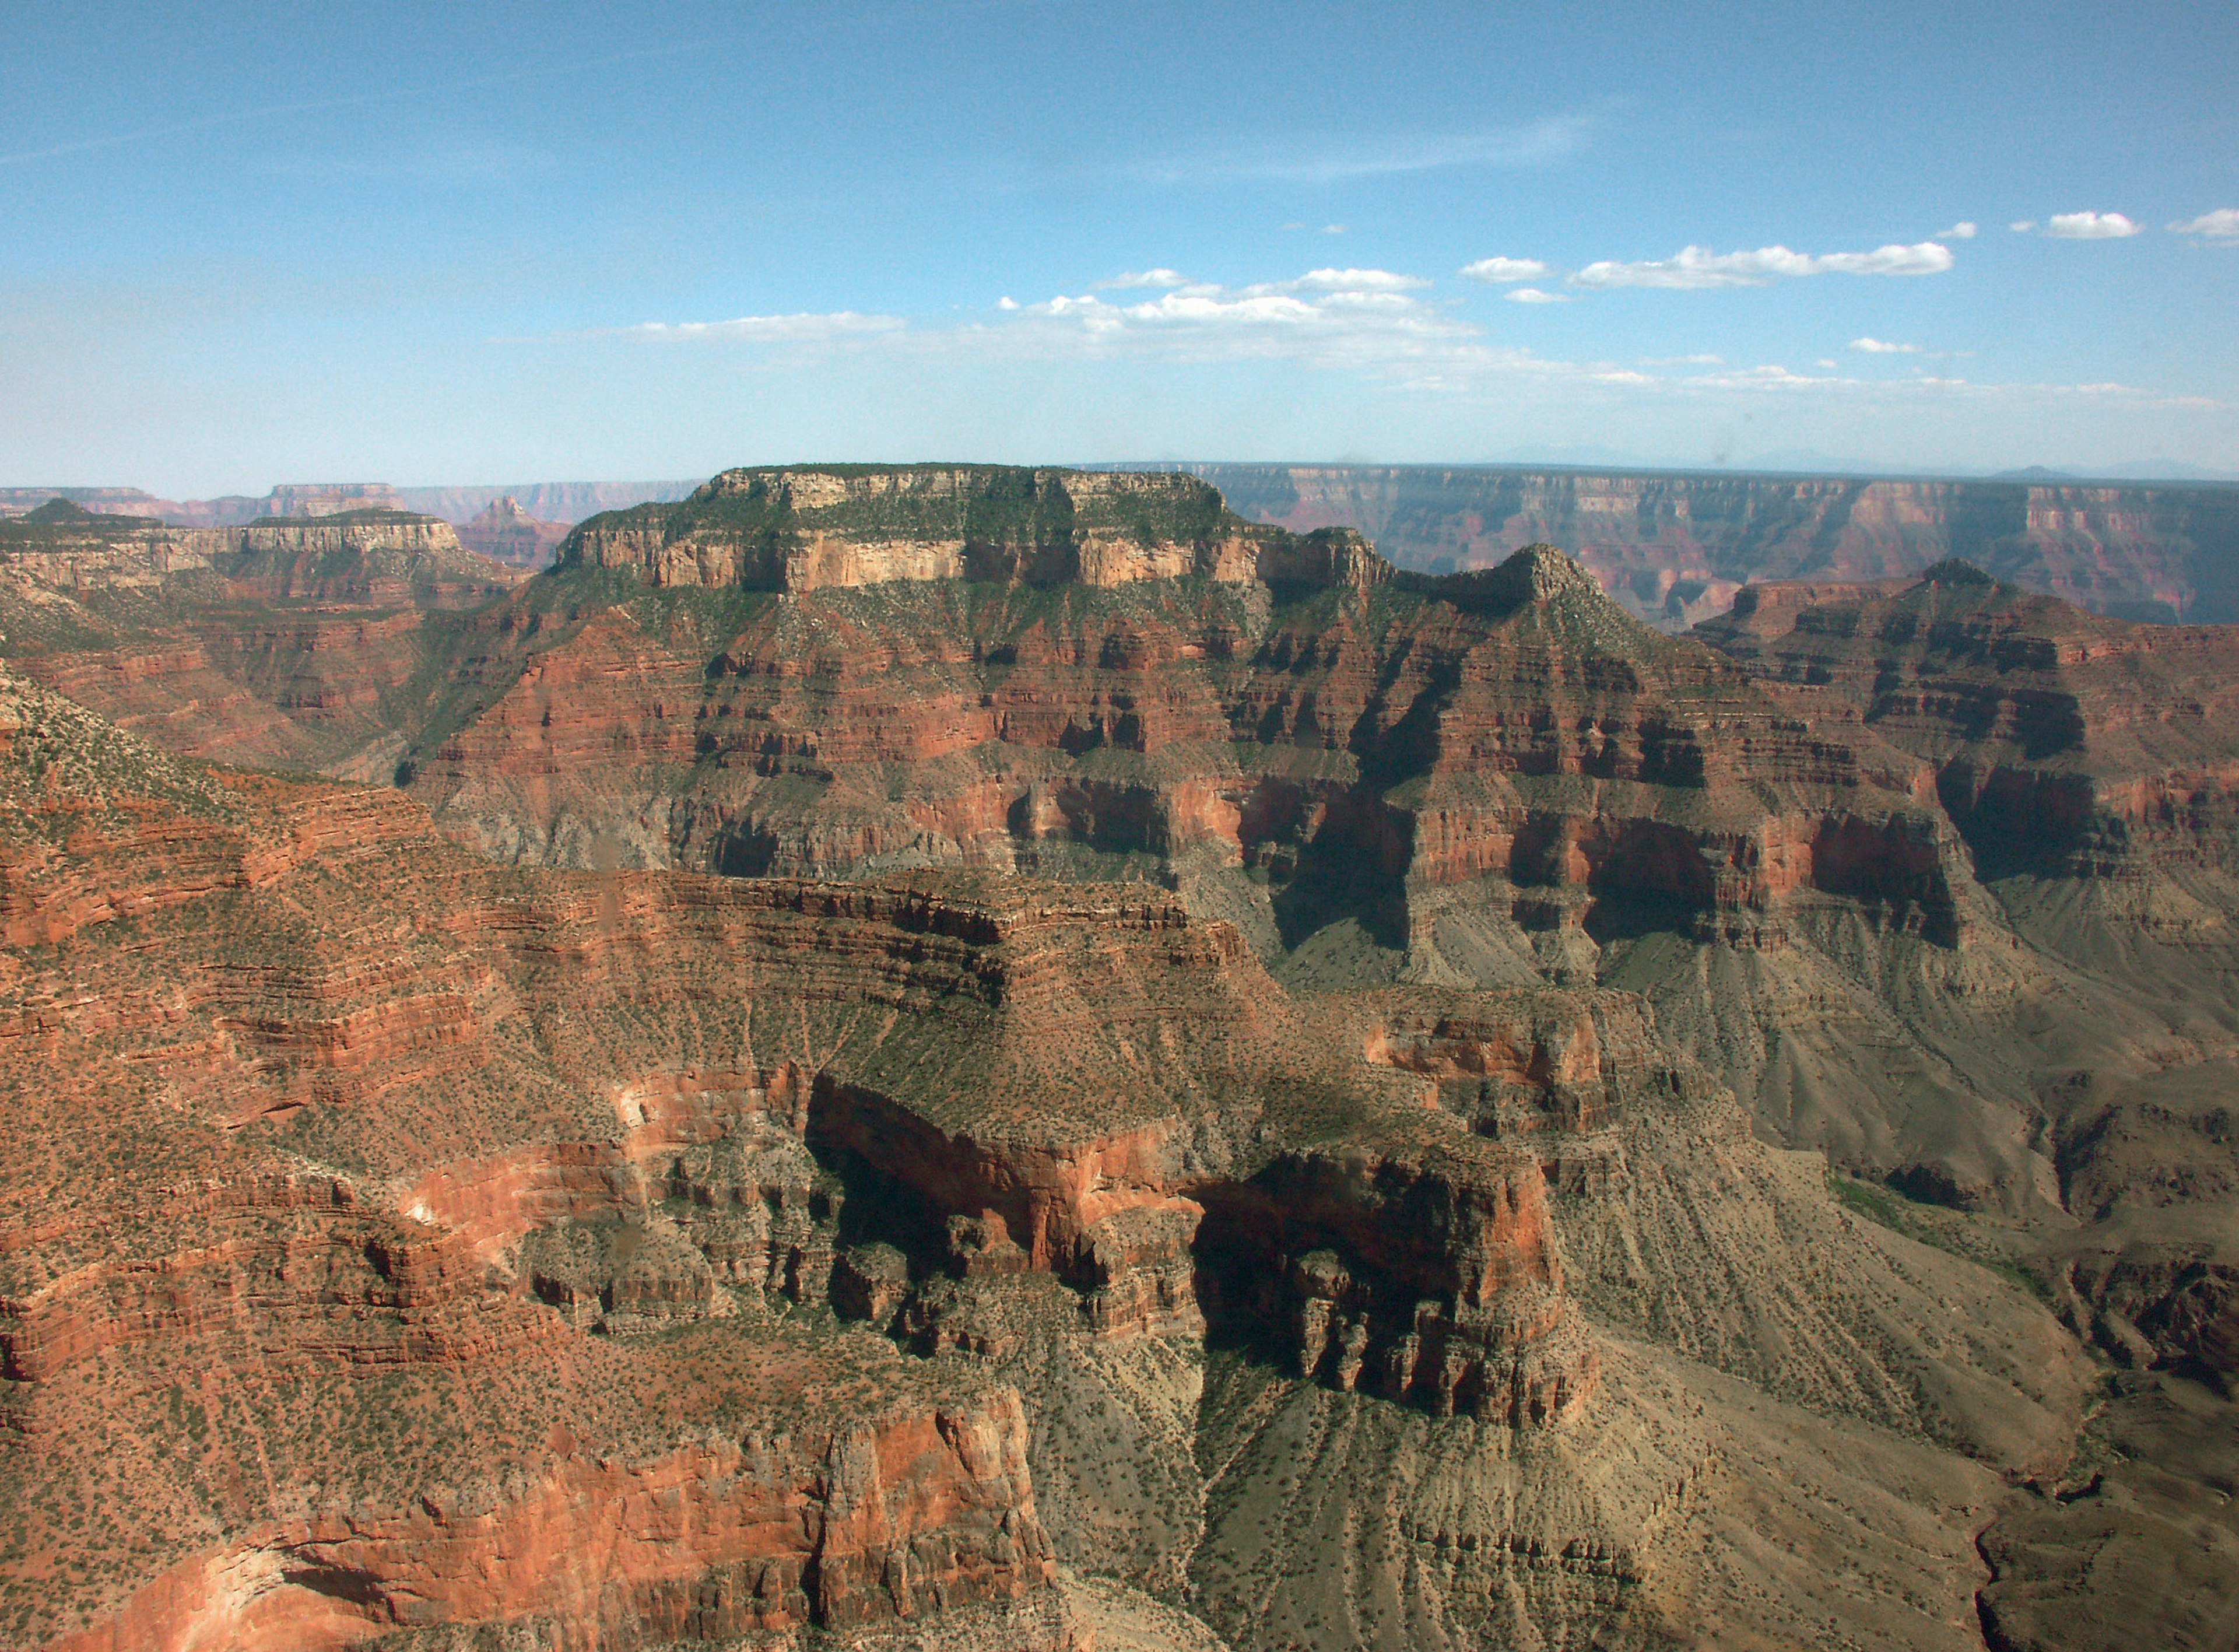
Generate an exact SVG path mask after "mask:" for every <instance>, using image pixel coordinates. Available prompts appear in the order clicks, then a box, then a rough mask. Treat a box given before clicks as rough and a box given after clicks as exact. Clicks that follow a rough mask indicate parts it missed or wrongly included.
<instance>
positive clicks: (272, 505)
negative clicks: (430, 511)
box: [264, 482, 405, 516]
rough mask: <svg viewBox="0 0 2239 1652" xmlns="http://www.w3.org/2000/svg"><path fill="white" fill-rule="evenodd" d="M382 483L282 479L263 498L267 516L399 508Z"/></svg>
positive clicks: (398, 500)
mask: <svg viewBox="0 0 2239 1652" xmlns="http://www.w3.org/2000/svg"><path fill="white" fill-rule="evenodd" d="M404 508H405V507H404V501H403V499H402V497H401V496H399V495H398V493H397V491H396V490H395V489H394V488H392V487H390V486H389V483H386V482H283V483H281V484H280V485H279V486H278V487H276V488H275V489H273V490H272V492H271V495H270V496H269V499H268V500H267V501H266V510H265V512H264V514H265V515H266V516H340V515H342V512H344V511H346V510H403V509H404Z"/></svg>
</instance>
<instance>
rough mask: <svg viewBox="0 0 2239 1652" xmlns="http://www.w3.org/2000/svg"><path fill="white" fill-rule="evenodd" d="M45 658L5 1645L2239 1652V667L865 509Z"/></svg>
mask: <svg viewBox="0 0 2239 1652" xmlns="http://www.w3.org/2000/svg"><path fill="white" fill-rule="evenodd" d="M322 524H323V525H322ZM0 655H4V656H5V660H6V666H5V670H4V675H0V739H4V748H0V926H4V930H5V934H4V937H0V938H4V942H5V947H4V949H0V993H4V995H5V1003H4V1005H0V1071H4V1074H5V1086H4V1091H0V1094H4V1096H5V1098H6V1099H5V1105H6V1106H7V1108H8V1109H10V1113H11V1115H12V1117H11V1127H10V1129H9V1131H8V1136H7V1140H8V1142H9V1143H10V1145H9V1148H8V1150H7V1151H6V1152H5V1153H4V1154H0V1204H4V1207H5V1209H6V1217H5V1220H4V1222H0V1380H3V1381H4V1386H0V1425H4V1426H0V1511H4V1512H0V1641H4V1643H6V1644H8V1645H23V1646H26V1647H46V1648H56V1649H70V1652H92V1649H103V1652H123V1649H127V1648H133V1649H137V1648H143V1647H144V1648H163V1649H180V1652H186V1649H202V1648H214V1647H243V1648H272V1649H280V1648H289V1649H295V1648H329V1647H333V1648H339V1647H344V1646H370V1647H380V1648H393V1649H414V1652H436V1649H446V1652H449V1649H468V1648H475V1649H483V1648H487V1649H492V1652H497V1649H503V1652H517V1649H518V1652H526V1649H532V1648H534V1649H555V1652H557V1649H625V1648H657V1647H690V1646H740V1647H748V1646H809V1645H828V1646H856V1645H860V1646H865V1647H869V1646H887V1645H891V1646H895V1647H900V1646H914V1647H915V1646H922V1647H928V1648H931V1647H943V1646H956V1647H965V1646H971V1647H1016V1648H1019V1649H1022V1652H1023V1649H1060V1648H1063V1649H1072V1652H1092V1649H1095V1648H1103V1649H1115V1648H1119V1649H1136V1648H1139V1649H1145V1652H1148V1649H1164V1648H1186V1649H1193V1652H1195V1649H1206V1648H1213V1647H1219V1646H1227V1647H1232V1648H1235V1649H1239V1652H1244V1649H1252V1652H1258V1649H1276V1648H1292V1647H1312V1648H1317V1649H1319V1648H1328V1649H1340V1648H1351V1647H1377V1648H1390V1649H1400V1648H1412V1647H1451V1648H1456V1649H1459V1648H1464V1647H1470V1648H1474V1647H1480V1646H1514V1647H1523V1648H1535V1649H1582V1648H1588V1647H1593V1648H1640V1649H1651V1648H1652V1649H1664V1648H1681V1647H1696V1646H1700V1647H1749V1648H1757V1647H1791V1646H1810V1647H1855V1648H1861V1649H1864V1648H1880V1647H1889V1646H1903V1647H1918V1648H1943V1647H1951V1648H1962V1649H1964V1648H1980V1647H1985V1646H1987V1647H1990V1648H1992V1649H1998V1652H2005V1649H2021V1648H2029V1649H2038V1648H2045V1649H2050V1648H2070V1647H2074V1648H2083V1647H2117V1646H2123V1647H2127V1646H2138V1647H2146V1646H2197V1647H2203V1648H2205V1647H2216V1646H2222V1645H2228V1644H2230V1643H2231V1642H2232V1641H2233V1639H2234V1637H2235V1635H2239V1582H2235V1580H2239V1566H2235V1565H2234V1563H2233V1562H2234V1560H2235V1558H2239V1514H2235V1513H2234V1511H2233V1509H2232V1505H2231V1502H2230V1498H2231V1495H2232V1492H2233V1489H2234V1482H2235V1477H2239V1407H2235V1406H2234V1404H2233V1401H2232V1393H2233V1383H2234V1382H2235V1381H2239V1127H2235V1125H2234V1122H2233V1118H2234V1113H2233V1098H2234V1093H2235V1090H2239V1082H2235V1080H2236V1079H2239V998H2235V995H2234V990H2233V989H2234V984H2235V981H2239V930H2235V929H2234V922H2235V917H2239V883H2235V881H2234V869H2235V861H2234V850H2235V847H2236V846H2235V841H2234V839H2235V826H2239V810H2235V806H2234V794H2233V785H2234V782H2235V777H2239V716H2235V710H2239V708H2235V706H2234V704H2233V703H2232V702H2233V696H2234V694H2235V693H2239V690H2235V689H2231V688H2230V687H2229V684H2230V683H2232V682H2233V681H2234V680H2235V677H2234V674H2233V672H2232V670H2231V667H2232V666H2233V665H2234V664H2235V663H2239V636H2234V635H2233V634H2232V633H2231V631H2229V629H2226V628H2223V627H2218V626H2209V625H2193V626H2177V625H2155V624H2146V623H2136V622H2132V621H2129V620H2124V619H2119V618H2113V617H2107V616H2099V615H2095V614H2091V613H2089V612H2086V611H2083V610H2079V609H2076V608H2074V607H2071V606H2070V605H2069V604H2067V603H2063V602H2062V601H2060V600H2058V599H2056V598H2055V597H2051V596H2043V595H2038V594H2034V593H2031V592H2030V591H2027V590H2022V589H2019V588H2017V587H2016V586H2014V585H2011V584H2007V583H2001V582H2000V581H1999V580H1997V579H1996V578H1994V577H1992V576H1990V575H1989V574H1986V573H1984V572H1983V571H1981V570H1978V569H1977V568H1975V567H1973V566H1971V565H1970V564H1966V563H1941V564H1938V565H1937V566H1935V567H1932V568H1930V569H1929V570H1926V571H1925V573H1924V574H1922V575H1920V576H1910V575H1908V576H1899V577H1895V578H1889V579H1878V580H1877V579H1849V580H1844V581H1839V582H1834V581H1821V582H1818V583H1784V584H1783V583H1773V584H1762V585H1756V586H1750V587H1745V588H1744V590H1743V591H1742V593H1741V596H1740V597H1739V598H1738V599H1737V601H1736V602H1735V603H1734V604H1733V606H1732V609H1731V611H1730V612H1729V613H1727V614H1725V615H1724V616H1720V617H1718V618H1717V619H1714V620H1711V621H1707V622H1705V623H1704V624H1703V625H1702V626H1701V627H1699V628H1698V630H1697V631H1696V632H1694V633H1692V634H1691V635H1687V636H1669V635H1664V634H1662V633H1659V632H1658V631H1656V630H1654V629H1651V628H1650V627H1648V626H1647V625H1644V624H1643V623H1641V622H1640V621H1639V620H1638V618H1636V617H1634V616H1632V615H1631V614H1629V613H1628V612H1626V611H1625V609H1624V607H1622V606H1620V605H1619V604H1618V603H1616V602H1614V601H1612V600H1611V598H1610V596H1608V595H1607V594H1606V593H1605V590H1604V589H1603V586H1602V585H1601V583H1598V581H1597V580H1596V579H1595V578H1593V577H1592V576H1590V575H1589V574H1587V573H1586V572H1585V570H1582V569H1580V568H1579V567H1578V565H1577V564H1576V563H1572V562H1571V561H1570V560H1569V559H1567V558H1565V557H1564V556H1561V555H1560V554H1559V553H1556V552H1554V551H1552V550H1548V549H1546V548H1545V547H1533V548H1527V549H1525V550H1522V551H1520V552H1518V553H1517V554H1516V555H1515V556H1511V557H1509V558H1508V559H1506V560H1505V561H1504V562H1502V563H1499V564H1498V565H1497V566H1494V567H1492V568H1488V569H1484V570H1476V571H1468V572H1462V573H1457V574H1452V575H1445V576H1426V575H1421V574H1409V573H1405V572H1402V571H1400V570H1395V569H1393V568H1392V566H1391V565H1390V564H1389V563H1386V562H1385V560H1384V559H1383V558H1382V557H1380V556H1378V555H1377V553H1376V552H1375V550H1373V548H1372V547H1371V546H1370V545H1369V544H1368V543H1366V542H1365V540H1363V539H1361V538H1360V536H1359V535H1358V534H1357V533H1351V532H1348V531H1346V530H1342V529H1328V530H1315V531H1312V532H1293V531H1291V530H1286V529H1282V528H1278V527H1272V526H1268V525H1266V524H1263V523H1252V522H1247V521H1246V520H1244V519H1243V518H1241V517H1239V516H1235V515H1233V514H1232V513H1231V512H1229V511H1228V510H1226V506H1225V504H1224V503H1223V502H1222V500H1221V499H1220V497H1219V495H1218V494H1216V493H1214V492H1213V490H1212V489H1211V488H1209V487H1207V486H1206V485H1205V484H1204V483H1200V482H1198V481H1197V480H1195V479H1194V478H1191V477H1188V476H1179V475H1173V474H1164V475H1143V476H1126V475H1095V474H1083V473H1079V472H1065V471H1052V470H1040V471H1029V470H1008V469H1005V468H1002V467H992V466H990V467H935V466H925V467H899V468H898V467H821V468H819V467H807V468H796V469H793V470H741V471H734V472H727V473H725V474H724V475H723V476H719V477H717V478H714V480H713V481H711V482H710V483H708V485H707V486H706V487H704V488H702V489H701V490H699V492H697V493H695V494H694V495H693V496H691V497H689V498H688V499H685V500H682V501H680V502H676V503H659V504H652V505H644V506H639V507H634V508H633V509H631V510H625V511H621V512H615V513H610V514H608V515H607V516H597V517H594V518H592V519H591V520H589V521H588V522H586V523H582V524H581V525H580V526H579V527H578V528H576V529H575V530H574V531H573V532H572V533H571V534H570V536H568V539H567V540H566V542H565V543H563V544H562V545H561V550H560V559H559V562H558V563H557V565H556V566H555V567H554V568H553V569H551V570H548V571H546V572H544V573H541V574H539V575H536V576H534V577H527V578H524V577H522V576H521V575H520V574H519V573H518V572H517V571H515V570H508V569H503V568H500V567H498V566H496V565H495V564H493V563H488V562H487V561H484V560H482V559H480V558H478V557H477V556H475V554H474V553H473V552H471V551H469V550H466V549H465V548H464V547H462V546H461V545H460V544H459V543H458V541H457V539H456V537H455V536H453V535H452V534H451V533H450V530H448V528H447V527H445V526H444V525H443V524H442V523H439V522H435V521H434V520H433V519H431V518H426V517H419V516H413V515H412V514H411V513H409V512H402V511H396V510H385V509H383V510H351V511H349V512H347V513H344V514H342V515H340V516H336V517H332V518H325V519H319V518H314V519H310V520H309V522H303V521H296V522H278V521H272V520H267V521H265V522H261V523H251V524H249V525H248V526H245V527H239V528H227V529H211V530H169V529H163V528H161V527H157V526H151V525H150V524H149V523H145V522H135V521H132V520H130V519H123V518H113V517H100V516H87V515H86V514H85V513H82V512H81V513H76V514H73V512H72V511H70V510H47V511H44V512H34V513H31V515H30V516H25V517H22V518H18V519H16V520H15V521H13V522H10V523H0Z"/></svg>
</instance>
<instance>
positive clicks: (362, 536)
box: [215, 508, 517, 601]
mask: <svg viewBox="0 0 2239 1652" xmlns="http://www.w3.org/2000/svg"><path fill="white" fill-rule="evenodd" d="M215 532H216V536H218V537H220V538H222V539H223V541H224V542H225V544H226V550H225V552H224V553H223V554H222V555H221V556H219V557H218V558H217V559H216V565H217V566H218V567H219V568H220V569H221V570H223V572H224V573H225V574H226V575H227V576H228V577H229V578H230V579H231V580H232V581H233V583H234V584H235V585H236V587H238V588H241V589H243V590H244V591H246V592H249V593H252V594H254V595H256V596H265V597H282V598H286V597H314V598H317V599H319V600H322V601H334V600H337V599H340V600H362V599H365V598H373V599H375V600H382V599H387V598H393V597H401V596H406V595H407V594H415V593H416V594H421V595H423V596H424V595H427V594H429V593H434V592H439V591H443V592H448V591H455V592H456V593H457V594H458V595H459V596H461V597H462V598H464V599H468V600H473V599H479V598H480V597H482V596H489V595H491V594H494V593H495V592H496V591H498V590H503V589H504V588H505V587H506V586H507V585H508V583H511V580H512V579H513V578H515V577H517V576H515V575H512V574H511V573H510V572H509V571H508V570H506V569H504V568H502V567H501V566H500V565H499V564H497V563H494V562H492V561H490V560H489V559H488V557H485V556H478V555H476V554H475V552H473V551H470V550H468V549H467V548H466V547H465V546H463V545H462V544H461V543H459V536H458V534H457V532H456V531H455V530H454V529H453V528H452V526H451V524H450V523H448V522H445V521H444V520H442V518H441V517H440V516H421V515H419V514H417V513H416V512H414V511H409V510H386V509H378V508H369V509H365V510H335V511H328V512H324V513H322V514H318V515H310V516H262V517H260V518H258V519H257V520H256V521H255V522H252V523H249V524H248V525H247V526H245V527H242V528H230V529H219V530H215Z"/></svg>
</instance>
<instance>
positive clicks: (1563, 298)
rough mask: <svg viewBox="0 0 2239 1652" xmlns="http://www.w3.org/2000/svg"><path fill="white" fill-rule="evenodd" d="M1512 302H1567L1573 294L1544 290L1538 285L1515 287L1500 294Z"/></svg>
mask: <svg viewBox="0 0 2239 1652" xmlns="http://www.w3.org/2000/svg"><path fill="white" fill-rule="evenodd" d="M1500 296H1502V297H1503V298H1505V299H1506V300H1508V302H1509V303H1511V304H1567V303H1570V302H1571V295H1570V294H1569V293H1566V292H1542V291H1540V290H1539V289H1538V288H1537V287H1515V288H1511V290H1508V291H1507V292H1505V293H1503V294H1501V295H1500Z"/></svg>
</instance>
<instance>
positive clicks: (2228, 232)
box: [2169, 207, 2239, 241]
mask: <svg viewBox="0 0 2239 1652" xmlns="http://www.w3.org/2000/svg"><path fill="white" fill-rule="evenodd" d="M2169 228H2170V229H2172V230H2176V232H2177V233H2178V234H2179V235H2196V236H2207V237H2208V239H2209V240H2210V241H2239V207H2218V208H2216V210H2215V211H2213V212H2203V213H2202V214H2201V215H2200V216H2198V217H2196V218H2195V219H2193V220H2192V221H2191V222H2189V223H2172V224H2171V225H2169Z"/></svg>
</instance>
